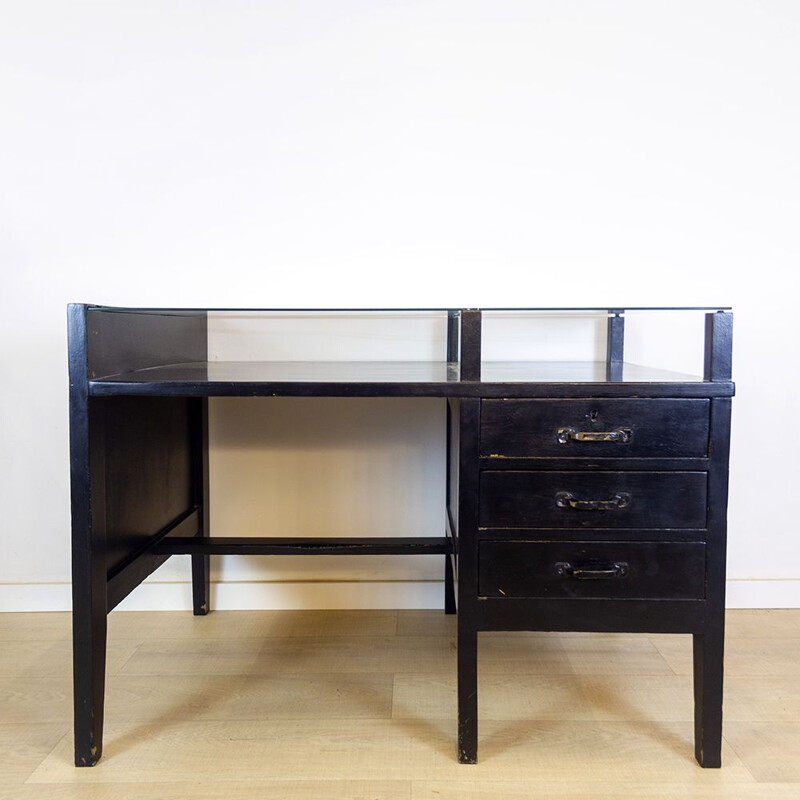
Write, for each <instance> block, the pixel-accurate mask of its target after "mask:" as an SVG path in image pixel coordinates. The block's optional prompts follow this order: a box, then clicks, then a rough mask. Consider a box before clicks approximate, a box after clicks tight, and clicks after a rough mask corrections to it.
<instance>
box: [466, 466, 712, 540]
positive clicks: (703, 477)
mask: <svg viewBox="0 0 800 800" xmlns="http://www.w3.org/2000/svg"><path fill="white" fill-rule="evenodd" d="M707 483H708V481H707V473H705V472H638V471H637V472H611V471H609V472H580V471H563V472H557V471H541V472H537V471H527V470H526V471H516V470H485V471H483V472H482V473H481V477H480V510H479V513H478V524H479V526H480V527H482V528H582V527H587V528H705V527H706V493H707Z"/></svg>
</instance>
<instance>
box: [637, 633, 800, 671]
mask: <svg viewBox="0 0 800 800" xmlns="http://www.w3.org/2000/svg"><path fill="white" fill-rule="evenodd" d="M651 641H652V642H653V644H654V646H655V647H656V649H657V650H658V651H659V652H660V653H661V655H662V656H663V657H664V659H665V660H666V662H667V663H668V664H669V665H670V667H671V668H672V669H673V671H674V672H675V673H676V674H678V675H691V674H692V642H691V637H690V636H669V637H666V636H665V637H659V638H655V637H651ZM798 653H800V638H795V639H781V638H777V637H775V638H769V637H765V638H759V639H746V638H735V637H734V638H727V639H726V640H725V675H726V677H729V676H730V677H733V676H737V677H787V678H794V679H796V680H800V658H798V655H797V654H798Z"/></svg>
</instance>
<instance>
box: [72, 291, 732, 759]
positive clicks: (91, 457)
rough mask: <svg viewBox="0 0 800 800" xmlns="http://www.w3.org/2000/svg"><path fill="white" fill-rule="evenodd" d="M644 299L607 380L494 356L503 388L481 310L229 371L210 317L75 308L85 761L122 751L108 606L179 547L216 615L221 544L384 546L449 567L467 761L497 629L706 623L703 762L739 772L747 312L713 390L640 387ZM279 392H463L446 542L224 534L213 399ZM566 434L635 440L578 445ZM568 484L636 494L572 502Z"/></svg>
mask: <svg viewBox="0 0 800 800" xmlns="http://www.w3.org/2000/svg"><path fill="white" fill-rule="evenodd" d="M443 311H444V310H443ZM623 311H624V309H612V310H609V314H610V315H609V321H608V352H607V359H606V364H605V365H604V366H605V371H604V374H605V380H602V377H603V373H602V372H601V373H600V374H599V375H598V374H597V371H596V370H595V369H594V368H593V367H592V366H591V365H589V369H588V370H584V372H583V376H584V380H578V379H577V378H576V377H575V375H576V374H577V373H576V371H575V369H574V365H565V369H564V370H562V371H561V375H562V377H563V375H569V376H570V377H571V378H572V379H571V380H561V379H558V380H551V379H547V380H544V379H531V378H530V376H531V375H535V374H538V373H537V372H536V369H537V368H536V366H535V365H529V364H525V365H516V364H510V365H499V366H498V365H497V364H491V363H489V365H486V364H484V365H483V367H484V369H483V373H484V374H485V375H488V376H490V377H492V378H493V380H487V381H485V382H484V381H482V380H481V373H482V363H481V362H482V358H481V312H480V310H478V309H465V310H461V311H458V310H454V309H451V310H448V316H447V321H448V326H447V343H446V352H445V353H443V354H442V361H441V362H438V363H435V364H421V365H420V364H409V363H388V362H385V363H380V364H368V365H363V364H344V365H342V364H339V365H332V364H301V365H298V364H258V363H250V364H237V363H227V364H225V363H223V364H219V363H212V362H209V361H208V360H207V359H208V354H207V332H206V331H207V328H206V325H207V314H206V310H203V309H196V310H188V309H187V310H158V309H138V310H137V309H109V308H104V307H96V306H92V307H89V306H84V305H79V304H75V305H71V306H70V308H69V364H70V464H71V479H72V541H73V642H74V648H73V652H74V696H75V763H76V764H77V765H82V766H88V765H92V764H95V763H96V762H97V760H98V759H99V758H100V754H101V752H102V728H103V694H104V680H105V675H104V672H105V642H106V624H107V623H106V615H107V613H108V611H110V610H111V609H112V608H113V607H114V606H115V605H116V604H117V603H118V602H119V601H120V600H121V599H122V598H123V597H125V596H126V595H127V594H128V593H129V592H130V591H132V590H133V589H134V588H135V587H136V586H137V585H138V584H139V583H140V582H141V581H142V580H143V579H144V578H145V577H146V576H147V575H148V574H150V573H151V572H152V570H153V569H155V567H157V566H158V565H159V564H161V563H163V561H164V560H165V559H166V558H168V557H169V556H170V555H172V554H178V553H189V554H190V555H191V558H192V577H193V608H194V612H195V614H205V613H207V612H208V610H209V556H210V554H211V553H238V554H245V553H247V554H268V555H281V554H289V553H336V554H350V555H352V554H359V553H363V554H365V553H371V552H374V553H435V554H437V555H439V556H441V555H444V557H445V562H446V563H445V609H446V610H447V611H448V612H453V611H454V610H455V608H456V606H457V609H458V714H459V720H458V759H459V761H461V762H463V763H474V762H475V761H476V759H477V748H478V723H477V720H478V717H477V715H478V705H477V675H478V639H479V636H478V634H479V632H480V631H488V630H561V631H570V630H573V631H617V632H664V633H686V634H691V635H693V636H694V664H695V672H694V680H695V683H694V686H695V744H696V756H697V759H698V761H699V762H700V763H701V764H702V765H703V766H719V763H720V757H719V754H720V745H721V736H722V732H721V719H722V717H721V709H722V657H723V638H724V625H723V622H724V599H725V598H724V592H725V533H726V523H725V509H726V504H727V479H728V449H729V438H730V407H731V402H730V397H731V396H732V394H733V390H734V387H733V384H732V383H731V381H730V377H731V330H732V327H731V319H732V318H731V315H730V314H727V313H724V312H717V313H712V314H708V315H707V319H706V343H705V368H704V369H705V380H702V381H701V380H688V379H683V378H679V379H674V378H672V379H671V378H668V377H660V376H661V375H662V373H659V372H657V371H656V372H653V373H652V380H649V378H650V374H649V373H648V372H647V371H646V370H644V371H640V372H638V373H636V374H637V381H628V382H625V381H623V380H622V376H623V374H624V371H623V369H622V356H623V350H624V319H623V317H622V312H623ZM445 359H446V360H445ZM601 366H603V365H601ZM558 372H559V370H558V369H556V370H555V371H554V372H553V374H557V373H558ZM631 374H634V373H631ZM586 376H589V377H586ZM592 376H594V377H592ZM272 395H284V396H298V397H303V396H323V397H325V396H329V397H395V396H404V397H444V398H448V400H447V430H448V436H447V458H448V473H447V497H446V502H445V506H446V508H445V515H444V519H443V528H444V533H445V536H442V537H439V538H433V539H421V538H419V537H413V536H409V537H406V538H405V539H386V538H370V539H336V540H333V539H308V538H301V539H292V540H288V539H281V538H274V537H271V538H255V539H253V538H248V539H243V538H228V539H221V538H219V537H212V536H211V535H210V534H211V531H210V530H209V492H208V398H209V397H213V396H272ZM559 426H567V427H570V428H574V429H575V430H576V431H590V432H595V433H596V432H598V431H600V432H602V431H606V430H614V429H617V428H622V427H624V428H626V429H627V428H630V430H631V431H632V438H631V440H630V441H628V442H625V443H624V444H623V443H618V442H596V441H592V442H585V441H584V442H579V441H574V440H573V439H569V440H568V441H567V442H566V443H565V444H559V443H558V440H557V436H556V433H557V429H558V427H559ZM559 491H567V492H570V493H571V496H572V497H574V498H579V499H584V500H597V501H603V500H604V499H606V500H607V499H608V497H609V496H611V497H613V496H614V494H615V493H619V492H628V493H630V496H631V501H630V503H629V504H628V503H627V502H626V504H625V506H624V508H618V509H605V510H599V511H598V510H594V511H590V510H576V509H572V508H568V507H564V508H559V507H558V505H557V504H556V502H555V496H556V494H557V493H558V492H559ZM565 563H566V564H568V565H569V569H567V570H564V569H561V568H560V567H557V565H558V564H562V565H563V564H565ZM621 564H622V565H624V567H623V568H620V566H619V565H621ZM559 569H560V570H561V572H560V574H559V575H557V572H558V570H559ZM576 576H577V577H576ZM609 576H611V577H609ZM479 580H480V585H479ZM509 592H510V593H511V596H509Z"/></svg>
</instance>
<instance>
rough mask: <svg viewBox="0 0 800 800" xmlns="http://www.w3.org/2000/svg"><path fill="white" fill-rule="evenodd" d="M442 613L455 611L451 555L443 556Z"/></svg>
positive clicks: (453, 612)
mask: <svg viewBox="0 0 800 800" xmlns="http://www.w3.org/2000/svg"><path fill="white" fill-rule="evenodd" d="M444 613H445V614H455V613H456V590H455V582H454V581H453V557H452V556H450V555H446V556H445V557H444Z"/></svg>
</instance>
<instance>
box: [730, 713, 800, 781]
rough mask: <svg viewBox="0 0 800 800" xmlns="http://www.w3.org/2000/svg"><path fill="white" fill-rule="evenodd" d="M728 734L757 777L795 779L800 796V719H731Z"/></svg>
mask: <svg viewBox="0 0 800 800" xmlns="http://www.w3.org/2000/svg"><path fill="white" fill-rule="evenodd" d="M725 738H726V739H727V740H728V742H729V743H730V745H731V747H732V748H733V749H734V750H735V751H736V754H737V756H738V757H739V758H740V759H741V760H742V762H743V763H744V764H745V766H746V767H747V768H748V769H749V770H750V772H751V773H752V774H753V776H754V777H755V779H756V780H757V781H762V782H765V783H768V782H773V783H793V784H795V791H796V792H797V796H798V797H800V786H798V784H800V722H730V723H727V724H726V725H725Z"/></svg>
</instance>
